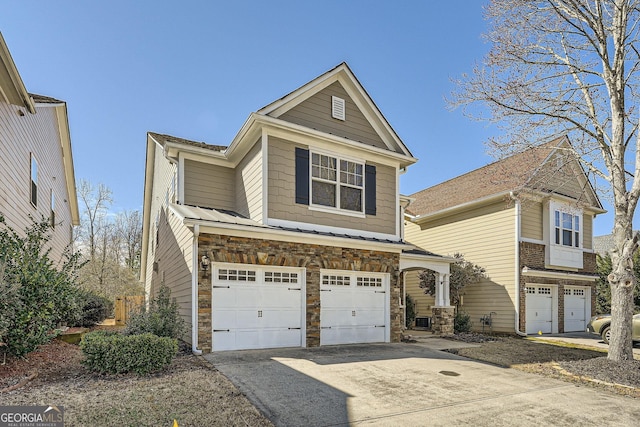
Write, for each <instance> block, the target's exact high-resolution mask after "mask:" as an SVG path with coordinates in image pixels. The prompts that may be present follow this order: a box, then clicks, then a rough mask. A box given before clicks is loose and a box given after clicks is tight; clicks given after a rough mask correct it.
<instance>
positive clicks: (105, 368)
mask: <svg viewBox="0 0 640 427" xmlns="http://www.w3.org/2000/svg"><path fill="white" fill-rule="evenodd" d="M80 348H81V349H82V352H83V353H84V355H85V360H84V362H83V363H84V364H85V366H87V367H88V368H89V369H91V370H93V371H96V372H100V373H104V374H121V373H126V372H135V373H137V374H138V375H146V374H148V373H150V372H155V371H159V370H161V369H164V368H165V367H167V366H168V365H170V364H171V361H172V360H173V358H174V357H175V355H176V354H177V353H178V340H176V339H174V338H167V337H158V336H156V335H153V334H148V333H147V334H142V335H122V334H119V333H117V332H113V331H96V332H91V333H88V334H85V335H84V337H83V338H82V341H81V342H80Z"/></svg>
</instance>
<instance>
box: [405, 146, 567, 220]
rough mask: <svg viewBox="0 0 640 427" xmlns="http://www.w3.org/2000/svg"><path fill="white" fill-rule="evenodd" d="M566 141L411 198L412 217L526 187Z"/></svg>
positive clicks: (454, 179)
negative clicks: (551, 155) (560, 144)
mask: <svg viewBox="0 0 640 427" xmlns="http://www.w3.org/2000/svg"><path fill="white" fill-rule="evenodd" d="M563 138H564V137H561V138H556V139H554V140H553V141H550V142H547V143H545V144H541V145H539V146H536V147H533V148H530V149H528V150H525V151H523V152H522V153H519V154H514V155H513V156H510V157H507V158H505V159H502V160H499V161H497V162H494V163H491V164H489V165H487V166H484V167H481V168H479V169H476V170H473V171H471V172H467V173H466V174H464V175H460V176H458V177H456V178H452V179H450V180H448V181H445V182H443V183H440V184H437V185H434V186H433V187H429V188H426V189H424V190H422V191H418V192H417V193H414V194H412V195H410V196H409V197H411V198H412V199H414V201H413V202H412V203H411V204H410V205H409V207H408V208H407V212H408V213H409V214H411V215H416V216H418V215H426V214H430V213H434V212H438V211H440V210H443V209H447V208H450V207H453V206H458V205H461V204H464V203H468V202H472V201H475V200H480V199H483V198H486V197H489V196H492V195H496V194H500V193H504V192H507V191H511V190H516V189H518V188H520V187H522V186H524V185H525V184H526V183H527V181H528V180H529V179H530V178H531V176H532V175H533V174H534V173H535V171H536V170H537V169H538V168H539V167H540V166H541V165H542V164H543V162H544V161H545V159H547V157H548V156H549V155H550V154H551V153H552V151H553V149H554V148H556V147H557V146H558V145H559V143H560V141H561V140H562V139H563Z"/></svg>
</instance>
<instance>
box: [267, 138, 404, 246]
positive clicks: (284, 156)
mask: <svg viewBox="0 0 640 427" xmlns="http://www.w3.org/2000/svg"><path fill="white" fill-rule="evenodd" d="M298 146H299V145H298ZM295 147H296V144H294V143H293V142H289V141H285V140H283V139H279V138H275V137H269V149H268V153H269V155H268V157H269V160H268V175H269V201H268V212H269V218H273V219H280V220H287V221H294V222H303V223H308V224H318V225H323V226H331V227H340V228H349V229H353V230H362V231H368V232H375V233H385V234H391V235H395V234H396V221H397V214H398V208H397V202H396V188H397V187H396V170H395V169H394V168H392V167H390V166H385V165H380V164H375V166H376V182H377V186H376V208H377V212H376V215H366V218H364V219H363V218H358V217H352V216H346V215H340V214H337V213H336V214H334V213H328V212H320V211H316V210H312V209H309V206H307V205H301V204H296V203H295V182H296V176H295V174H296V171H295ZM304 148H305V149H308V147H304Z"/></svg>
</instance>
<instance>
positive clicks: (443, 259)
mask: <svg viewBox="0 0 640 427" xmlns="http://www.w3.org/2000/svg"><path fill="white" fill-rule="evenodd" d="M402 258H406V259H410V260H416V261H419V260H424V259H426V260H429V261H436V262H442V263H443V264H451V263H453V262H456V261H457V259H455V258H452V257H448V256H439V255H420V254H407V253H403V254H402Z"/></svg>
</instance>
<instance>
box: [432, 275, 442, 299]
mask: <svg viewBox="0 0 640 427" xmlns="http://www.w3.org/2000/svg"><path fill="white" fill-rule="evenodd" d="M433 276H434V278H435V281H436V295H435V298H434V299H435V303H436V307H442V306H443V305H444V292H443V285H444V284H443V282H442V276H443V275H442V274H440V273H438V272H434V273H433Z"/></svg>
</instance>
